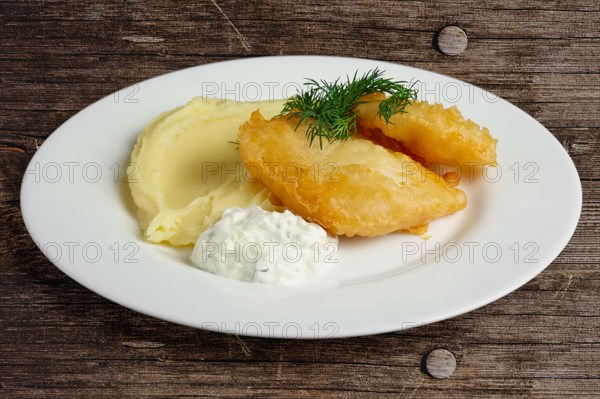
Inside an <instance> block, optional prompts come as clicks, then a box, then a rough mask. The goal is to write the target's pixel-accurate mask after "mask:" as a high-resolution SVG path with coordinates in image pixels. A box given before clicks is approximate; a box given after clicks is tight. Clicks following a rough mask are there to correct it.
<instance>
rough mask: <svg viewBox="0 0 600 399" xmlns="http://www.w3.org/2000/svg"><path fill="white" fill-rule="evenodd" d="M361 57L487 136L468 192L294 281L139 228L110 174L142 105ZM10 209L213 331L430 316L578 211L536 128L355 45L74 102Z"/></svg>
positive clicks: (444, 312) (324, 69)
mask: <svg viewBox="0 0 600 399" xmlns="http://www.w3.org/2000/svg"><path fill="white" fill-rule="evenodd" d="M375 67H379V68H380V69H384V70H386V76H388V77H393V78H396V79H400V80H409V81H411V80H412V81H418V82H419V83H418V88H419V89H420V95H421V98H423V99H426V100H428V101H431V102H435V101H437V102H441V103H443V104H445V105H447V106H450V105H457V106H458V107H459V109H460V110H461V111H462V112H463V114H464V115H465V116H466V117H468V118H471V119H473V120H474V121H475V122H477V123H478V124H480V125H483V126H486V127H488V128H489V129H490V131H491V132H492V134H493V135H494V136H495V137H496V138H497V139H498V162H499V167H498V168H496V169H493V168H485V169H484V172H481V173H476V172H473V173H472V174H471V176H469V173H467V172H464V173H463V175H462V182H461V186H460V187H461V188H462V189H463V190H465V191H466V192H467V195H468V199H469V205H468V207H467V209H466V210H465V211H463V212H459V213H458V214H455V215H453V216H450V217H446V218H443V219H440V220H438V221H436V222H434V223H432V224H431V226H430V231H429V234H430V235H431V236H432V238H431V239H430V240H428V241H424V240H422V239H421V238H419V237H416V236H410V235H405V234H391V235H388V236H385V237H379V238H375V239H342V240H341V244H340V251H339V253H338V254H337V256H336V259H338V260H339V262H338V263H337V264H334V265H332V266H331V267H330V269H329V270H328V271H327V272H326V273H325V274H324V275H322V276H320V277H319V278H318V279H316V280H314V281H310V282H308V283H307V285H306V287H301V288H289V287H281V286H266V285H261V284H252V283H245V282H239V281H233V280H228V279H225V278H222V277H219V276H214V275H211V274H208V273H205V272H203V271H200V270H197V269H195V268H193V267H191V266H190V264H189V262H188V261H187V255H188V254H189V250H173V249H169V248H167V247H164V246H158V245H152V244H149V243H147V242H144V241H142V240H141V239H140V233H139V230H138V226H137V223H136V220H135V218H134V216H133V213H132V210H131V206H130V205H129V202H128V197H129V193H128V190H127V187H126V185H124V184H123V183H122V181H123V179H124V169H125V167H126V166H127V165H126V162H127V160H128V157H129V153H130V152H131V149H132V146H133V144H134V142H135V140H136V137H137V136H138V134H139V133H140V132H141V130H142V128H143V127H144V125H145V124H146V123H147V122H148V121H149V120H150V119H151V118H153V117H155V116H156V115H158V114H160V113H161V112H164V111H166V110H169V109H171V108H174V107H176V106H179V105H182V104H185V103H186V102H187V101H189V100H190V99H191V98H193V97H195V96H199V95H206V96H213V97H227V98H231V99H236V100H245V101H255V100H258V99H269V98H283V97H285V96H290V95H293V94H294V93H295V90H296V89H297V88H298V87H299V86H300V84H301V83H303V82H304V78H306V77H310V78H323V79H327V80H333V79H335V78H337V77H340V76H345V75H347V74H353V73H354V72H355V71H356V70H359V71H360V72H365V71H367V70H369V69H372V68H375ZM467 170H468V168H467ZM21 207H22V211H23V217H24V219H25V224H26V225H27V229H28V230H29V232H30V234H31V236H32V237H33V239H34V241H35V242H36V244H37V245H38V246H39V247H40V249H41V250H42V252H43V253H44V254H45V255H46V256H47V257H48V258H49V259H50V260H51V261H52V262H53V263H54V264H55V265H56V266H57V267H58V268H59V269H60V270H62V271H63V272H64V273H66V274H67V275H69V276H70V277H71V278H73V279H75V280H76V281H77V282H79V283H80V284H82V285H84V286H86V287H88V288H89V289H91V290H92V291H94V292H96V293H98V294H100V295H102V296H104V297H106V298H108V299H110V300H112V301H114V302H117V303H119V304H121V305H123V306H126V307H128V308H131V309H134V310H136V311H139V312H142V313H145V314H148V315H151V316H154V317H158V318H161V319H164V320H169V321H172V322H175V323H180V324H184V325H188V326H193V327H198V328H204V329H209V330H216V331H221V332H226V333H234V334H243V335H257V336H263V337H287V338H299V337H302V338H328V337H345V336H356V335H366V334H375V333H383V332H387V331H393V330H399V329H403V328H409V327H414V326H417V325H421V324H426V323H432V322H435V321H438V320H442V319H447V318H449V317H452V316H456V315H459V314H462V313H465V312H468V311H470V310H473V309H475V308H478V307H480V306H483V305H485V304H487V303H490V302H492V301H494V300H496V299H498V298H500V297H502V296H503V295H506V294H508V293H509V292H511V291H513V290H515V289H516V288H518V287H520V286H521V285H523V284H524V283H526V282H527V281H529V280H530V279H532V278H533V277H534V276H535V275H537V274H538V273H540V272H541V271H542V270H543V269H544V268H545V267H546V266H548V265H549V264H550V262H552V260H553V259H554V258H555V257H556V256H558V254H559V253H560V252H561V250H562V249H563V248H564V247H565V245H567V243H568V241H569V239H570V237H571V235H572V234H573V231H574V230H575V227H576V225H577V221H578V219H579V214H580V211H581V185H580V182H579V177H578V175H577V171H576V169H575V167H574V165H573V163H572V161H571V159H570V158H569V156H568V155H567V153H566V152H565V150H564V149H563V148H562V146H561V145H560V144H559V142H558V141H557V140H556V139H555V138H554V137H553V136H552V134H551V133H550V132H548V130H546V129H545V128H544V127H543V126H542V125H541V124H539V123H538V122H537V121H535V120H534V119H533V118H532V117H530V116H529V115H527V114H526V113H525V112H523V111H522V110H520V109H519V108H517V107H515V106H513V105H512V104H510V103H508V102H507V101H504V100H502V99H499V98H497V97H495V96H494V95H493V94H491V93H488V92H485V91H483V90H482V89H480V88H477V87H475V86H472V85H470V84H468V83H465V82H462V81H459V80H456V79H452V78H449V77H447V76H443V75H439V74H436V73H432V72H428V71H424V70H420V69H415V68H411V67H407V66H403V65H397V64H392V63H387V62H381V61H373V60H366V59H352V58H337V57H315V56H292V57H264V58H250V59H242V60H235V61H228V62H220V63H215V64H210V65H203V66H198V67H193V68H189V69H185V70H181V71H177V72H173V73H169V74H166V75H163V76H159V77H156V78H153V79H150V80H146V81H144V82H141V83H138V84H135V85H133V86H131V87H129V88H127V89H123V90H121V91H120V92H117V93H114V94H112V95H110V96H108V97H105V98H103V99H102V100H100V101H98V102H96V103H94V104H92V105H90V106H89V107H87V108H85V109H84V110H82V111H81V112H79V113H78V114H76V115H75V116H73V117H72V118H71V119H69V120H68V121H67V122H65V123H64V124H63V125H62V126H61V127H59V128H58V129H57V130H56V131H55V132H54V133H53V134H52V135H51V136H50V137H49V138H48V139H47V140H46V141H45V142H44V144H43V145H42V146H41V148H40V149H39V150H38V151H37V152H36V154H35V155H34V157H33V159H32V160H31V163H30V164H29V166H28V169H27V172H26V173H25V177H24V181H23V185H22V191H21Z"/></svg>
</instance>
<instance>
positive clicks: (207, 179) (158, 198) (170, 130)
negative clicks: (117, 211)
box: [129, 97, 283, 245]
mask: <svg viewBox="0 0 600 399" xmlns="http://www.w3.org/2000/svg"><path fill="white" fill-rule="evenodd" d="M282 107H283V100H281V101H274V102H266V101H265V102H259V103H238V102H234V101H222V100H219V99H210V98H203V97H198V98H194V99H193V100H192V101H190V102H189V103H188V104H186V105H185V106H182V107H179V108H176V109H174V110H172V111H169V112H166V113H164V114H162V115H160V116H158V117H157V118H155V119H154V120H152V121H151V122H150V123H148V125H147V126H146V127H145V128H144V131H143V132H142V134H141V135H140V136H139V137H138V140H137V143H136V145H135V147H134V149H133V152H132V154H131V162H132V165H133V166H132V167H131V168H130V170H129V172H130V176H129V177H130V179H129V187H130V189H131V195H132V197H133V201H134V203H135V205H136V206H137V210H138V213H137V217H138V220H139V223H140V227H141V228H142V230H143V234H144V238H145V239H147V240H148V241H151V242H156V243H159V242H166V243H170V244H172V245H192V244H194V242H195V241H196V239H197V238H198V236H199V235H200V233H202V232H203V231H204V230H206V229H207V228H208V227H210V226H212V225H213V224H214V223H215V222H216V221H217V220H219V218H220V217H221V213H222V212H223V210H225V209H227V208H230V207H234V206H235V207H241V208H244V207H247V206H250V205H259V206H261V207H262V208H263V209H266V210H276V209H278V208H277V207H276V206H275V205H273V204H272V203H271V202H270V200H269V190H268V189H267V188H266V187H265V186H264V185H263V184H262V183H260V182H258V181H256V179H253V178H252V177H251V175H250V174H249V173H248V171H247V169H246V168H245V166H244V164H243V163H242V162H241V160H240V157H239V151H238V149H237V146H236V144H235V143H232V142H233V141H235V140H237V133H238V128H239V126H240V125H241V124H243V123H244V122H246V121H247V120H248V119H249V117H250V115H251V114H252V112H253V111H256V110H257V109H259V110H260V111H261V113H262V114H263V115H265V116H266V117H268V118H270V117H272V116H275V115H277V114H278V113H279V112H280V111H281V109H282Z"/></svg>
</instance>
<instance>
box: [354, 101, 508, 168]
mask: <svg viewBox="0 0 600 399" xmlns="http://www.w3.org/2000/svg"><path fill="white" fill-rule="evenodd" d="M385 98H386V97H385V95H384V94H382V93H377V94H372V95H369V96H365V97H363V98H362V99H361V101H365V102H364V103H363V104H360V105H359V106H358V107H356V109H355V112H356V114H357V115H358V116H359V119H358V123H359V124H360V125H361V127H362V128H365V129H380V130H381V132H382V133H383V134H385V135H386V136H389V137H392V138H394V139H396V140H398V141H400V142H401V143H402V144H403V145H404V146H405V147H406V148H407V149H408V150H409V151H410V152H411V153H413V154H415V155H417V156H419V157H422V158H423V159H425V160H426V161H427V162H428V163H443V164H463V165H464V164H467V163H476V164H478V165H480V166H484V165H489V164H493V165H495V164H496V142H497V140H495V139H494V138H493V137H492V136H491V135H490V132H489V130H488V129H487V128H485V127H484V128H481V127H479V125H477V124H476V123H475V122H473V121H472V120H470V119H464V118H463V116H462V115H461V113H460V111H459V110H458V109H457V108H456V107H450V108H444V107H443V106H442V104H429V103H427V102H425V101H417V102H415V103H413V104H410V105H407V106H406V108H405V113H397V114H394V115H392V117H391V118H390V123H389V124H387V123H386V122H385V120H384V119H383V118H380V117H379V115H378V111H379V104H380V103H381V101H383V100H385Z"/></svg>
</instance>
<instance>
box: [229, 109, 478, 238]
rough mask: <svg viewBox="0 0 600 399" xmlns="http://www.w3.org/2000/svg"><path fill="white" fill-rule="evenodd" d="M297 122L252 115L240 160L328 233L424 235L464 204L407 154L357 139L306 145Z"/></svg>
mask: <svg viewBox="0 0 600 399" xmlns="http://www.w3.org/2000/svg"><path fill="white" fill-rule="evenodd" d="M296 124H297V121H296V120H289V119H288V118H287V117H285V116H283V117H276V118H273V119H272V120H270V121H267V120H265V119H264V118H263V117H262V115H261V114H260V112H258V111H256V112H254V113H253V114H252V116H251V118H250V120H249V121H248V122H246V123H245V124H244V125H242V126H241V127H240V131H239V134H238V139H239V150H240V156H241V159H242V161H243V162H244V164H245V165H246V167H247V169H248V171H250V173H251V174H252V176H253V177H254V178H255V179H257V180H260V181H261V182H262V183H263V184H264V185H266V186H267V187H268V188H269V190H271V192H272V193H273V194H274V195H275V196H277V197H278V198H279V199H280V200H281V202H283V204H284V205H285V206H286V207H287V208H289V209H290V210H292V211H293V212H295V213H296V214H298V215H300V216H302V217H303V218H305V219H306V220H309V221H312V222H315V223H318V224H320V225H321V226H323V227H324V228H325V229H326V230H327V231H328V232H329V233H331V234H338V235H346V236H354V235H359V236H367V237H373V236H378V235H383V234H387V233H390V232H393V231H398V230H410V229H413V230H415V231H419V232H423V229H419V227H422V226H423V225H424V224H426V223H428V222H430V221H431V220H433V219H436V218H438V217H440V216H444V215H449V214H452V213H455V212H457V211H459V210H461V209H464V208H465V206H466V203H467V199H466V196H465V194H464V192H462V191H461V190H459V189H456V188H452V187H450V186H449V185H447V184H446V182H445V181H444V180H443V179H442V178H441V177H439V176H438V175H436V174H435V173H433V172H431V171H429V170H427V169H426V168H424V167H423V166H422V165H421V164H419V163H417V162H415V161H413V160H412V159H411V158H410V157H409V156H407V155H404V154H402V153H399V152H392V151H389V150H387V149H385V148H383V147H381V146H379V145H376V144H374V143H372V142H371V141H369V140H364V139H360V138H350V139H349V140H347V141H336V142H333V143H331V144H329V143H327V142H326V141H325V142H324V143H323V148H322V149H321V148H320V147H319V144H318V143H314V144H313V145H312V146H309V143H308V141H307V139H306V136H305V134H306V126H305V125H300V126H299V127H298V129H296Z"/></svg>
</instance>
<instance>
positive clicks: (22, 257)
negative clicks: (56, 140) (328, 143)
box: [0, 0, 600, 399]
mask: <svg viewBox="0 0 600 399" xmlns="http://www.w3.org/2000/svg"><path fill="white" fill-rule="evenodd" d="M599 8H600V3H599V2H598V1H597V0H581V1H566V0H564V1H560V0H552V1H531V0H529V1H516V0H511V1H487V2H480V1H475V0H459V1H450V0H444V1H435V2H434V1H384V0H376V1H354V2H344V1H332V2H316V1H302V2H290V1H274V0H269V1H265V2H261V3H255V2H244V1H239V0H217V2H214V1H210V0H209V1H200V2H185V3H184V2H173V1H140V0H132V1H127V2H124V1H117V2H109V1H96V2H84V1H79V0H77V1H44V2H41V1H39V2H38V1H4V0H0V22H1V25H0V26H1V28H0V84H1V86H0V215H1V218H2V219H1V220H2V223H1V224H0V271H1V278H0V298H1V302H0V397H2V398H9V397H10V398H13V397H14V398H32V397H55V398H63V397H94V398H100V397H199V398H213V397H230V398H249V397H256V398H264V397H273V398H275V397H277V398H304V397H319V398H409V397H411V398H417V397H424V398H461V399H462V398H466V397H481V398H501V397H511V398H518V397H523V398H564V397H578V398H594V397H600V310H599V309H600V251H599V250H598V248H600V238H599V237H600V111H599V109H600V72H599V67H598V65H599V62H600V33H599V32H600V12H599V11H598V10H599ZM447 25H456V26H459V27H460V28H462V29H463V30H464V31H465V32H466V33H467V35H468V39H469V45H468V47H467V49H466V51H465V52H464V53H462V54H460V55H459V56H457V57H448V56H445V55H443V54H441V53H439V52H438V51H436V50H435V49H434V47H433V46H432V41H433V36H434V34H435V33H436V32H438V31H439V29H441V28H442V27H444V26H447ZM278 54H326V55H340V56H353V57H365V58H373V59H382V60H387V61H391V62H398V63H402V64H407V65H411V66H416V67H420V68H425V69H429V70H433V71H436V72H440V73H445V74H448V75H451V76H454V77H457V78H459V79H463V80H466V81H468V82H471V83H474V84H476V85H478V86H481V87H483V88H485V89H487V90H490V91H491V92H493V93H495V94H498V95H500V96H502V97H504V98H506V99H508V100H509V101H512V102H514V103H515V104H517V105H518V106H520V107H521V108H523V109H524V110H525V111H527V112H528V113H530V114H531V115H533V116H534V117H535V118H537V119H538V120H539V121H540V122H541V123H543V124H544V125H545V126H547V127H548V128H549V130H550V131H551V132H552V133H553V134H554V135H555V136H556V138H557V139H558V140H559V141H560V142H561V144H562V145H563V146H564V147H565V149H567V151H568V152H569V154H570V155H571V157H572V158H573V161H574V162H575V164H576V166H577V169H578V171H579V173H580V176H581V180H582V184H583V190H584V194H583V195H584V205H583V212H582V216H581V221H580V223H579V226H578V228H577V230H576V232H575V235H574V237H573V238H572V240H571V242H570V243H569V245H568V246H567V247H566V248H565V250H564V251H563V252H562V253H561V254H560V256H559V257H558V258H557V259H556V260H555V261H554V262H553V263H552V265H550V266H549V267H548V268H547V269H546V270H545V271H544V272H543V273H541V274H540V275H539V276H537V277H536V278H535V279H533V280H532V281H531V282H529V283H528V284H526V285H525V286H523V287H522V288H520V289H519V290H517V291H515V292H513V293H512V294H510V295H508V296H506V297H504V298H502V299H500V300H498V301H496V302H494V303H493V304H490V305H488V306H486V307H483V308H481V309H478V310H476V311H473V312H471V313H468V314H466V315H463V316H460V317H456V318H454V319H450V320H446V321H443V322H440V323H435V324H432V325H428V326H422V327H419V328H415V329H412V330H408V331H403V332H396V333H390V334H384V335H379V336H372V337H361V338H352V339H334V340H330V341H288V340H265V339H259V338H246V337H235V336H229V335H221V334H217V333H212V332H207V331H200V330H194V329H190V328H186V327H182V326H177V325H173V324H170V323H166V322H163V321H160V320H156V319H152V318H149V317H147V316H144V315H141V314H138V313H135V312H133V311H130V310H128V309H125V308H123V307H120V306H118V305H115V304H113V303H111V302H109V301H108V300H106V299H104V298H102V297H99V296H97V295H96V294H93V293H91V292H90V291H88V290H87V289H85V288H83V287H81V286H79V285H78V284H76V283H75V282H73V281H72V280H70V279H69V278H68V277H67V276H65V275H64V274H62V273H61V272H59V271H58V270H57V269H56V268H55V267H54V266H52V264H50V262H48V261H47V260H46V258H44V256H43V255H42V254H41V252H40V251H39V250H38V249H37V248H36V247H35V245H34V243H33V242H32V240H31V238H30V237H29V235H28V234H27V231H26V230H25V227H24V225H23V222H22V217H21V214H20V209H19V189H20V184H21V178H22V175H23V172H24V171H25V168H26V166H27V163H28V161H29V160H30V159H31V156H32V155H33V153H34V152H35V151H36V149H37V147H38V146H39V145H41V144H42V143H43V141H44V139H45V138H46V137H47V136H48V135H49V134H50V133H51V132H52V131H53V130H54V129H56V128H57V127H58V126H59V125H60V124H61V123H63V122H64V121H66V120H67V119H68V118H69V117H70V116H72V115H73V114H74V113H76V112H77V111H78V110H80V109H81V108H83V107H85V106H86V105H88V104H90V103H92V102H94V101H95V100H97V99H99V98H101V97H103V96H105V95H107V94H109V93H111V92H113V91H116V90H118V89H121V88H123V87H127V86H129V85H131V84H133V83H135V82H136V81H139V80H141V79H146V78H150V77H153V76H157V75H160V74H162V73H165V72H169V71H174V70H177V69H180V68H184V67H188V66H193V65H198V64H205V63H209V62H214V61H220V60H225V59H232V58H240V57H248V56H258V55H278ZM436 348H445V349H448V350H449V351H451V352H452V353H453V354H454V355H455V357H456V361H457V368H456V371H455V372H454V373H453V374H452V376H451V377H450V378H448V379H446V380H435V379H432V378H431V377H428V376H427V374H426V373H424V372H423V370H422V369H421V360H422V357H423V355H425V354H427V353H429V352H430V351H432V350H433V349H436Z"/></svg>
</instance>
